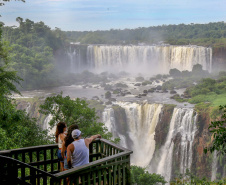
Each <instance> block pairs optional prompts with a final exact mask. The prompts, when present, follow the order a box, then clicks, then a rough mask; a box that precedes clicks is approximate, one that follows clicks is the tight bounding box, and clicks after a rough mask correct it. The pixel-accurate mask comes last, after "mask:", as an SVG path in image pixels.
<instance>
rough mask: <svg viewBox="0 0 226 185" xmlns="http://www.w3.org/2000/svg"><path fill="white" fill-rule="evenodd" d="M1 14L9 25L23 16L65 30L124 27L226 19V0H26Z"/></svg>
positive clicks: (3, 9) (0, 8)
mask: <svg viewBox="0 0 226 185" xmlns="http://www.w3.org/2000/svg"><path fill="white" fill-rule="evenodd" d="M1 1H2V0H0V2H1ZM0 15H2V17H1V18H0V21H2V22H4V23H5V24H6V25H8V26H13V25H16V26H18V24H17V22H16V21H15V20H16V17H22V18H23V19H30V20H32V21H35V22H39V21H43V22H45V24H46V25H48V26H50V27H51V28H55V27H58V28H61V29H62V30H65V31H69V30H75V31H85V30H86V31H90V30H109V29H125V28H137V27H149V26H155V25H163V24H167V25H168V24H180V23H185V24H189V23H208V22H218V21H225V22H226V0H26V3H22V2H18V1H11V2H9V3H5V6H1V7H0Z"/></svg>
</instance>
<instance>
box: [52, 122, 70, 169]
mask: <svg viewBox="0 0 226 185" xmlns="http://www.w3.org/2000/svg"><path fill="white" fill-rule="evenodd" d="M66 130H67V125H66V123H64V122H59V123H58V124H57V128H56V133H55V139H56V143H58V152H57V157H58V160H59V161H60V171H64V159H63V158H62V156H61V148H62V143H63V141H64V138H65V132H66Z"/></svg>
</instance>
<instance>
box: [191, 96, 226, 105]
mask: <svg viewBox="0 0 226 185" xmlns="http://www.w3.org/2000/svg"><path fill="white" fill-rule="evenodd" d="M188 102H189V103H193V104H197V103H204V102H209V103H210V104H211V105H212V106H219V105H222V104H226V93H223V94H216V93H209V94H207V95H203V94H201V95H197V96H194V97H192V98H191V99H190V100H189V101H188Z"/></svg>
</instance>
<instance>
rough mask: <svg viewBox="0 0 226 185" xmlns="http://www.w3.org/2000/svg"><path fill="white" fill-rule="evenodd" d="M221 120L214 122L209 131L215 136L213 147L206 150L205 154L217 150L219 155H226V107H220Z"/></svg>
mask: <svg viewBox="0 0 226 185" xmlns="http://www.w3.org/2000/svg"><path fill="white" fill-rule="evenodd" d="M219 110H220V111H221V119H220V120H219V121H212V122H211V125H210V126H209V130H210V132H211V133H212V135H213V138H214V140H213V143H212V146H210V147H208V148H205V149H204V152H205V153H207V151H210V152H211V153H212V152H213V151H214V150H217V151H218V152H219V153H221V154H223V155H225V154H226V105H223V106H220V108H219Z"/></svg>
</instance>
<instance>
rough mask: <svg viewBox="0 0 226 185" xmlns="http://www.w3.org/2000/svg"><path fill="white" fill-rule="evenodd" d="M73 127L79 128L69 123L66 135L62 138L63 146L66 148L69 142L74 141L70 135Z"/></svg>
mask: <svg viewBox="0 0 226 185" xmlns="http://www.w3.org/2000/svg"><path fill="white" fill-rule="evenodd" d="M75 129H79V128H78V125H76V124H73V125H71V126H70V127H69V128H68V132H67V135H66V137H65V138H64V142H65V147H66V148H67V146H68V145H70V144H71V143H72V142H73V141H74V139H73V138H72V136H71V133H72V131H73V130H75Z"/></svg>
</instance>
